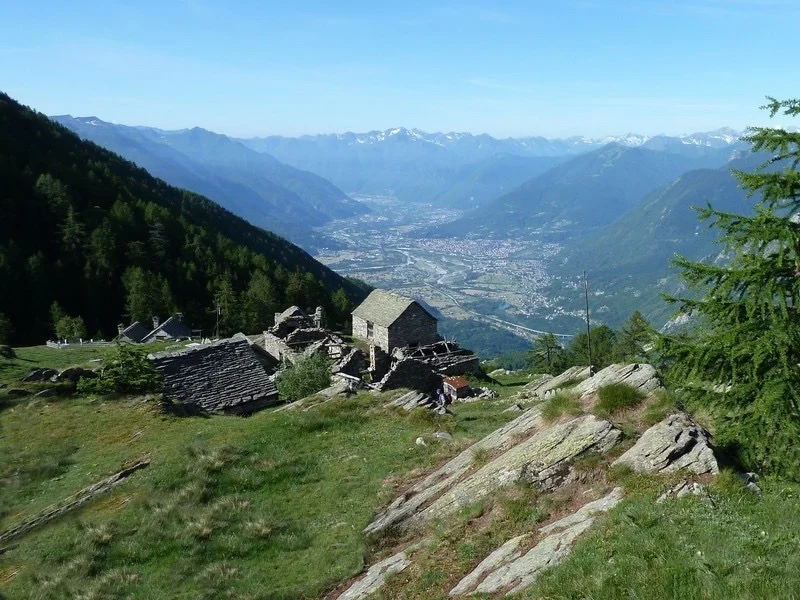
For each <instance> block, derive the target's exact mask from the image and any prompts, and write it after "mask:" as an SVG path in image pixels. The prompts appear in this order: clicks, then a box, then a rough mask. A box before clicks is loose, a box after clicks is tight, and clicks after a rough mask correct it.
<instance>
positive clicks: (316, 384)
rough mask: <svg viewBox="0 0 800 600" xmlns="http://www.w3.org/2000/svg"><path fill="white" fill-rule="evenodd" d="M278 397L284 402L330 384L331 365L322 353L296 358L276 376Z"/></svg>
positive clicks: (297, 398) (296, 398)
mask: <svg viewBox="0 0 800 600" xmlns="http://www.w3.org/2000/svg"><path fill="white" fill-rule="evenodd" d="M276 383H277V386H278V394H279V396H280V399H281V400H283V401H285V402H293V401H295V400H300V399H301V398H305V397H306V396H310V395H311V394H314V393H316V392H318V391H320V390H324V389H325V388H326V387H328V386H329V385H330V384H331V365H330V362H329V361H328V359H327V358H326V357H325V356H323V355H322V354H312V355H311V356H307V357H304V358H301V359H300V360H298V361H297V362H296V363H295V364H294V365H292V366H290V367H289V368H287V369H286V370H285V371H283V373H281V374H280V376H279V377H278V381H277V382H276Z"/></svg>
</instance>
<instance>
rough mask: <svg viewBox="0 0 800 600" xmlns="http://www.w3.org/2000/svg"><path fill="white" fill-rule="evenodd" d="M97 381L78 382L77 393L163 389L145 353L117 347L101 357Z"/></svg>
mask: <svg viewBox="0 0 800 600" xmlns="http://www.w3.org/2000/svg"><path fill="white" fill-rule="evenodd" d="M103 363H104V365H105V366H104V367H103V370H102V371H101V372H100V377H98V378H97V379H86V378H83V379H80V380H79V381H78V391H79V392H86V393H94V394H142V393H146V392H157V391H159V390H160V389H161V387H162V380H161V375H160V374H159V373H158V371H156V370H155V368H154V367H153V365H152V363H151V362H150V361H149V360H147V351H146V350H142V349H139V348H136V347H134V346H131V345H128V344H117V345H116V346H115V347H114V348H113V349H112V350H110V351H109V352H108V353H107V354H106V356H105V358H104V361H103Z"/></svg>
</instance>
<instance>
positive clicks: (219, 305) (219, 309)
mask: <svg viewBox="0 0 800 600" xmlns="http://www.w3.org/2000/svg"><path fill="white" fill-rule="evenodd" d="M215 301H216V305H217V332H216V335H215V337H216V339H219V317H220V315H221V314H222V298H221V297H220V296H217V297H216V298H215Z"/></svg>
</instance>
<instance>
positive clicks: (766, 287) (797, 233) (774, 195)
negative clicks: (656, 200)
mask: <svg viewBox="0 0 800 600" xmlns="http://www.w3.org/2000/svg"><path fill="white" fill-rule="evenodd" d="M765 108H767V109H768V110H769V112H770V115H771V116H774V115H775V114H778V113H782V114H783V115H785V116H787V117H792V116H797V115H799V114H800V101H798V100H786V101H778V100H774V99H772V98H770V102H769V104H768V105H767V106H766V107H765ZM746 139H747V140H748V141H749V142H750V143H751V145H752V148H753V151H764V152H767V153H769V154H770V155H772V156H773V158H772V160H770V161H769V162H768V163H766V164H764V165H762V166H761V167H760V168H759V169H757V170H756V171H754V172H744V171H734V174H735V176H736V177H737V179H738V180H739V183H740V185H741V186H742V187H744V188H745V189H746V190H747V191H748V194H749V195H750V196H751V197H753V198H755V204H754V211H753V214H752V216H747V215H738V214H731V213H726V212H721V211H718V210H715V209H714V208H712V207H711V206H710V205H707V206H706V207H705V208H703V209H700V210H699V211H698V212H699V214H700V218H701V219H702V220H704V221H708V222H709V226H710V227H714V228H716V229H717V230H718V231H719V232H720V236H719V237H720V243H721V244H722V246H723V249H724V251H725V253H726V254H727V255H728V256H730V257H732V258H731V260H730V262H728V263H725V264H708V263H698V262H692V261H690V260H687V259H686V258H683V257H679V258H677V259H676V260H675V261H674V262H675V265H676V266H677V267H678V268H679V269H680V272H681V276H682V278H683V281H684V282H685V284H686V285H687V287H688V290H689V293H687V295H686V297H681V298H668V300H669V301H670V302H673V303H675V304H677V305H678V306H679V308H680V310H681V311H682V312H689V313H694V314H695V315H696V316H697V318H698V319H699V320H700V322H701V323H702V324H703V328H702V329H701V330H700V331H698V332H696V333H695V334H694V335H692V336H691V337H689V338H686V339H679V338H669V337H665V338H663V339H662V340H661V342H662V347H663V349H664V351H665V353H666V356H668V357H669V358H670V359H671V360H673V361H674V364H675V367H674V371H673V372H672V376H673V377H674V378H676V379H677V380H678V381H680V382H681V386H682V387H684V388H685V390H686V395H687V404H688V405H689V407H690V408H692V407H703V408H704V409H706V410H707V411H708V412H709V413H711V416H712V418H713V420H714V422H715V429H716V434H717V442H718V443H720V444H724V445H728V446H730V447H731V448H732V449H733V450H736V451H737V453H738V455H739V458H740V459H741V460H742V461H743V462H744V464H745V465H746V466H747V467H748V468H750V469H752V470H756V471H761V472H764V471H766V472H774V473H780V474H782V475H784V476H787V477H791V478H793V479H800V445H798V443H797V440H798V437H800V411H799V410H798V406H799V405H800V367H798V364H799V363H800V320H799V319H798V308H799V305H800V227H799V226H798V224H797V223H796V218H795V216H794V215H796V214H797V213H798V212H799V211H800V171H798V170H797V165H798V161H800V133H797V132H788V131H786V130H784V129H781V128H770V127H754V128H750V130H749V134H748V136H747V137H746Z"/></svg>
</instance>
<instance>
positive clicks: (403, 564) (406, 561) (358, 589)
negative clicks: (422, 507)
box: [338, 538, 432, 600]
mask: <svg viewBox="0 0 800 600" xmlns="http://www.w3.org/2000/svg"><path fill="white" fill-rule="evenodd" d="M431 541H432V540H431V538H423V539H422V540H420V541H419V542H417V543H415V544H412V545H410V546H409V547H408V548H406V549H405V550H403V551H401V552H398V553H397V554H394V555H392V556H390V557H389V558H386V559H384V560H382V561H380V562H378V563H375V564H374V565H372V566H371V567H370V568H369V569H368V570H367V573H366V574H365V575H364V576H363V577H361V578H360V579H358V580H356V582H355V583H353V585H351V586H350V587H349V588H347V590H345V591H344V592H342V593H341V594H340V595H339V598H338V600H362V599H363V598H367V597H369V596H370V595H372V594H374V593H375V592H377V591H378V590H379V589H380V588H382V587H383V585H384V584H385V583H386V578H387V577H388V576H389V575H391V574H393V573H400V572H402V571H404V570H406V569H407V568H408V567H409V566H410V565H411V559H410V557H411V556H412V555H413V553H414V552H416V551H417V550H418V549H420V548H423V547H425V546H427V545H429V544H430V543H431Z"/></svg>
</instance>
